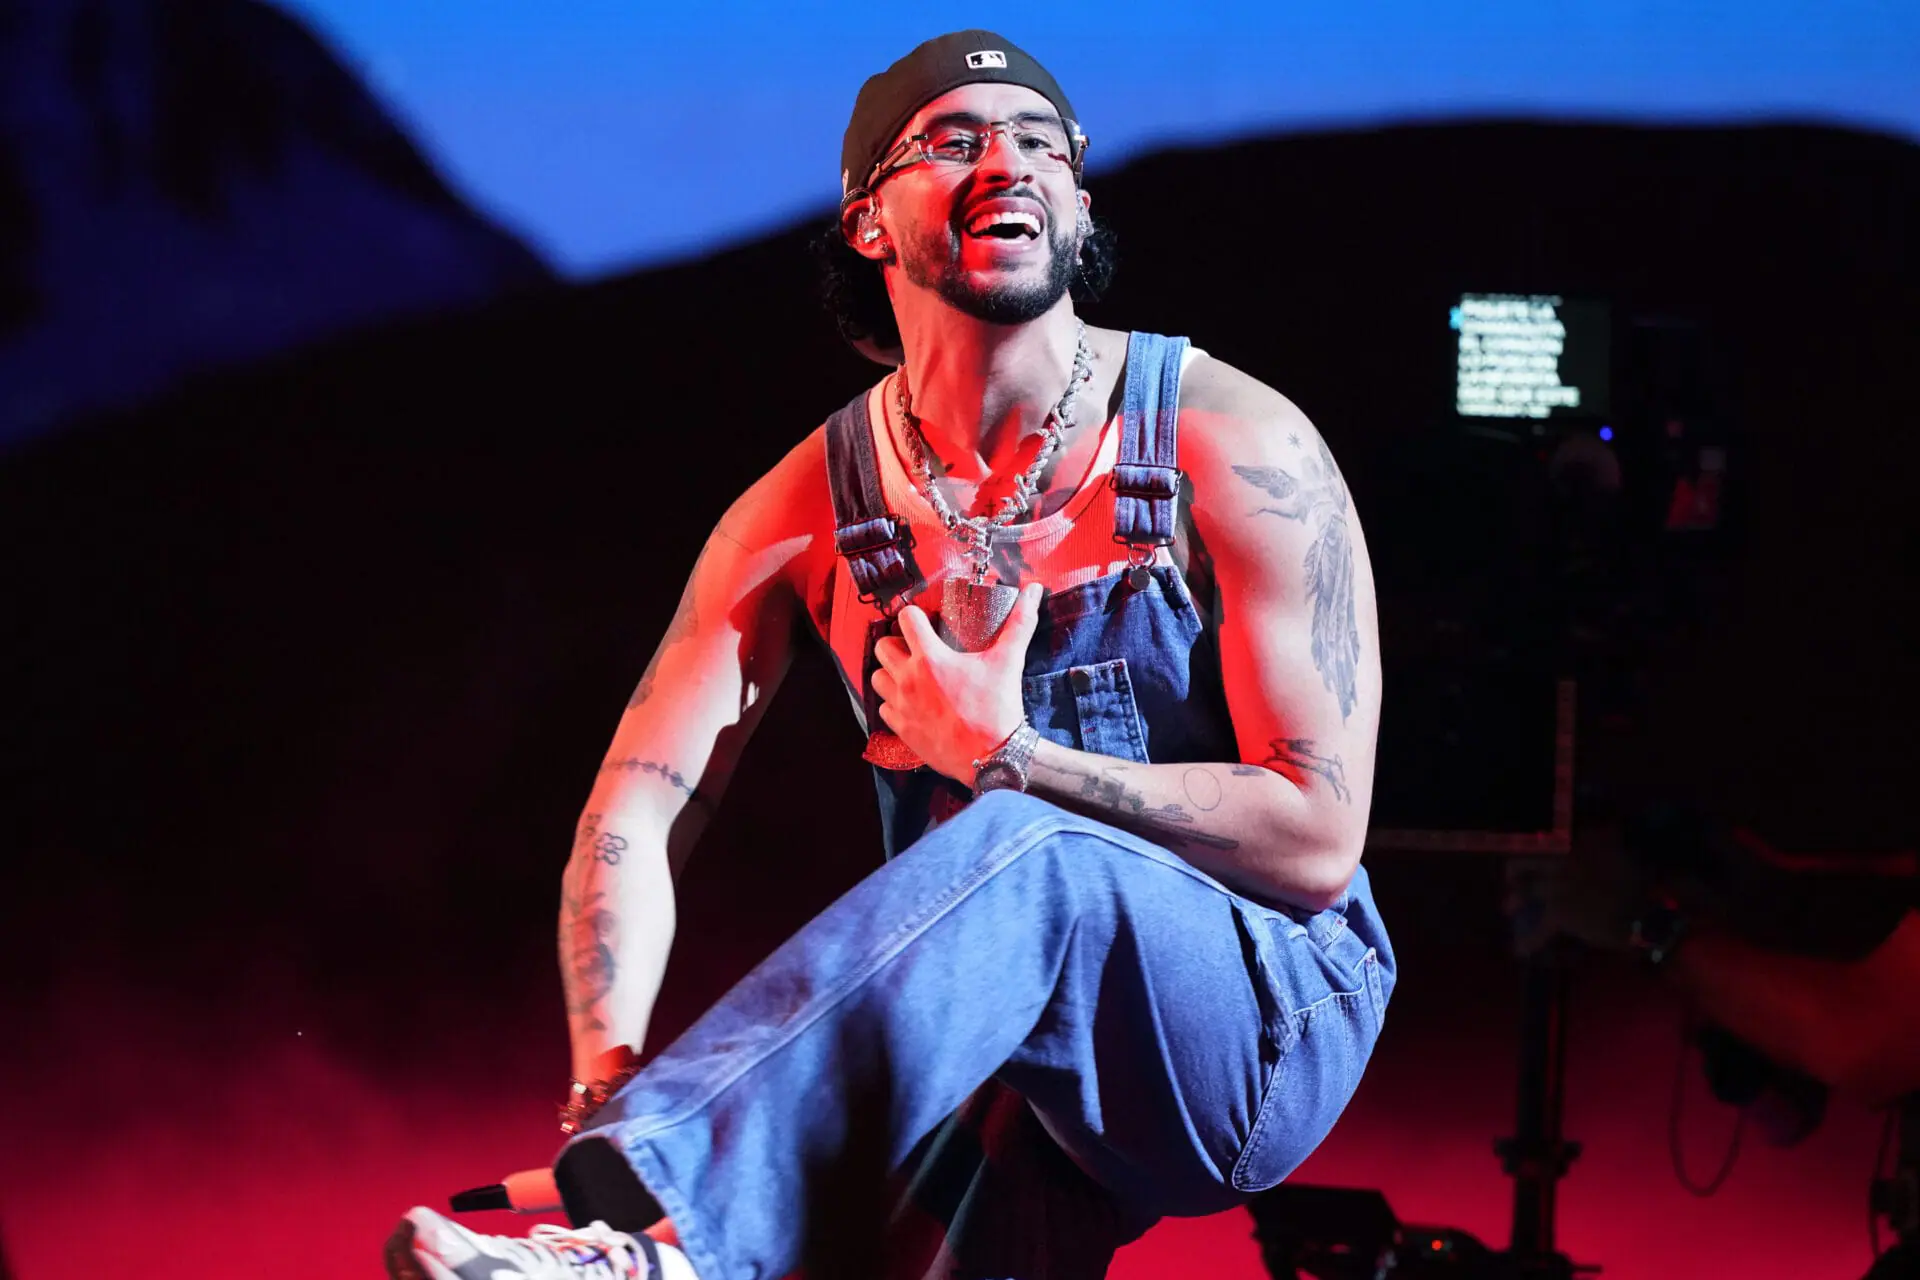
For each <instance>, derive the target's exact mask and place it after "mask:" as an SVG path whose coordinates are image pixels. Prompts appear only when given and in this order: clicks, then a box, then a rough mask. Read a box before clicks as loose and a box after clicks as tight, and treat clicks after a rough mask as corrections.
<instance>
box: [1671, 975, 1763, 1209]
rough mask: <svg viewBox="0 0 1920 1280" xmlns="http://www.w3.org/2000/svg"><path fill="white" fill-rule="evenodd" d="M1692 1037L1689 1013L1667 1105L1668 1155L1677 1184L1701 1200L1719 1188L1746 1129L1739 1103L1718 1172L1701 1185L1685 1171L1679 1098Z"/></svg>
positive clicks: (1682, 1028)
mask: <svg viewBox="0 0 1920 1280" xmlns="http://www.w3.org/2000/svg"><path fill="white" fill-rule="evenodd" d="M1692 1039H1693V1015H1692V1014H1691V1013H1688V1014H1687V1015H1685V1016H1684V1017H1682V1018H1681V1020H1680V1057H1679V1060H1678V1061H1677V1062H1676V1063H1675V1064H1674V1070H1673V1103H1672V1105H1671V1106H1670V1107H1669V1108H1668V1109H1667V1157H1668V1159H1670V1160H1671V1161H1672V1162H1673V1176H1674V1177H1675V1178H1677V1179H1679V1182H1680V1185H1681V1186H1683V1187H1685V1188H1686V1189H1687V1190H1688V1191H1689V1192H1691V1193H1692V1194H1693V1195H1696V1196H1698V1197H1699V1198H1701V1199H1702V1200H1704V1199H1706V1198H1707V1197H1708V1196H1711V1195H1712V1194H1713V1193H1714V1192H1716V1191H1718V1190H1720V1188H1721V1186H1722V1185H1723V1184H1724V1183H1725V1182H1726V1180H1727V1175H1728V1174H1730V1173H1732V1172H1733V1164H1734V1161H1736V1160H1738V1159H1739V1158H1740V1140H1741V1138H1742V1137H1744V1136H1745V1135H1746V1132H1747V1111H1746V1108H1745V1107H1742V1108H1741V1109H1740V1112H1739V1117H1740V1118H1739V1119H1738V1120H1736V1121H1734V1125H1733V1138H1732V1140H1731V1141H1730V1142H1728V1143H1727V1154H1726V1156H1725V1158H1724V1159H1722V1160H1721V1162H1720V1170H1719V1172H1717V1173H1715V1174H1714V1175H1713V1179H1712V1180H1711V1181H1710V1182H1708V1183H1707V1184H1706V1185H1705V1186H1704V1187H1703V1186H1701V1185H1700V1184H1699V1183H1697V1182H1695V1181H1694V1180H1693V1178H1692V1176H1691V1175H1689V1174H1688V1173H1687V1162H1686V1157H1685V1156H1684V1155H1683V1154H1682V1152H1681V1150H1680V1146H1681V1143H1680V1098H1681V1095H1682V1093H1683V1092H1684V1086H1685V1085H1686V1080H1687V1057H1688V1055H1687V1046H1688V1045H1689V1044H1690V1043H1691V1042H1692Z"/></svg>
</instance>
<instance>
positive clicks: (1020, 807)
mask: <svg viewBox="0 0 1920 1280" xmlns="http://www.w3.org/2000/svg"><path fill="white" fill-rule="evenodd" d="M1062 812H1063V810H1061V809H1060V808H1059V807H1058V806H1057V805H1054V804H1052V803H1050V802H1048V801H1046V800H1042V799H1041V798H1040V797H1039V796H1034V795H1028V794H1027V793H1026V792H1024V791H989V792H987V793H986V794H985V795H983V796H980V797H979V798H977V799H976V800H974V802H973V803H972V804H970V805H968V806H967V807H966V810H965V811H964V813H963V814H962V816H963V817H966V816H969V815H970V816H971V818H972V820H973V821H975V822H981V823H992V824H993V825H995V826H1004V827H1020V826H1025V825H1027V824H1028V823H1031V822H1038V821H1040V820H1042V819H1044V818H1058V817H1059V815H1060V814H1061V813H1062Z"/></svg>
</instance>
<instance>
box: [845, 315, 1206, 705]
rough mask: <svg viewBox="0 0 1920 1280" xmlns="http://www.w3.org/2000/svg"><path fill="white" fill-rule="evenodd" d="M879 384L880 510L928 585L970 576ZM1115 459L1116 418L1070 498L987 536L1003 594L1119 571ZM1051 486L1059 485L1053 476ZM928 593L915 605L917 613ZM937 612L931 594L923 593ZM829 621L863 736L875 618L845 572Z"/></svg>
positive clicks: (1059, 586)
mask: <svg viewBox="0 0 1920 1280" xmlns="http://www.w3.org/2000/svg"><path fill="white" fill-rule="evenodd" d="M1204 354H1206V353H1205V352H1203V351H1201V350H1200V349H1199V348H1197V347H1193V346H1189V347H1188V348H1187V349H1186V351H1185V353H1184V354H1183V355H1182V357H1181V361H1180V372H1181V373H1182V374H1184V373H1186V371H1187V368H1188V367H1189V366H1190V365H1191V364H1192V363H1193V361H1194V360H1195V359H1196V358H1197V357H1199V356H1202V355H1204ZM886 385H887V384H886V382H885V380H882V381H881V382H880V383H879V384H878V385H876V386H874V387H873V388H872V389H870V390H869V391H868V392H867V420H868V422H869V423H870V424H871V430H872V432H873V445H874V456H875V458H876V460H877V462H878V464H879V468H880V491H881V493H882V495H883V496H884V497H885V498H886V503H887V509H888V510H889V511H891V512H892V513H893V514H894V515H895V516H897V517H899V518H901V519H903V520H905V521H906V522H907V524H908V526H909V527H910V528H911V529H912V530H913V560H914V563H915V564H916V565H917V566H918V567H919V569H920V572H921V574H922V575H923V576H924V577H925V578H926V580H927V582H928V583H929V584H938V583H940V582H943V581H945V580H946V579H947V578H951V577H956V576H962V575H965V574H968V573H970V572H971V564H970V562H969V561H968V559H967V556H966V553H965V551H964V550H963V549H962V548H961V546H960V544H959V543H958V542H956V541H955V540H954V539H953V538H952V537H950V536H949V535H948V534H947V531H946V529H945V527H944V526H942V525H941V523H940V517H939V516H938V515H936V514H935V513H934V510H933V506H932V504H930V503H929V502H928V501H927V500H926V498H925V496H924V495H922V494H921V492H920V490H919V488H918V486H916V485H915V484H914V483H913V480H912V479H911V477H910V474H909V472H908V470H907V460H906V459H905V458H904V457H902V456H901V454H900V450H899V446H898V444H897V442H896V441H895V439H894V433H893V432H892V431H889V430H888V429H887V415H886V413H885V406H884V405H883V404H882V403H881V400H880V393H881V391H882V389H883V388H884V387H885V386H886ZM1119 456H1120V415H1119V414H1118V413H1116V414H1114V415H1113V416H1112V417H1111V418H1108V419H1107V420H1106V422H1105V423H1103V424H1102V425H1101V427H1100V444H1099V447H1098V448H1096V449H1095V450H1094V453H1093V461H1092V462H1091V463H1090V464H1089V465H1088V467H1087V471H1086V474H1085V475H1083V476H1081V477H1080V480H1079V483H1078V484H1076V485H1075V486H1074V489H1073V496H1072V497H1070V498H1068V499H1067V501H1066V503H1065V504H1064V505H1062V506H1061V507H1060V508H1059V509H1058V510H1057V511H1054V512H1052V513H1051V514H1049V515H1046V516H1042V517H1041V518H1040V519H1038V520H1034V521H1030V522H1028V523H1025V524H1013V525H1008V526H1006V527H1005V528H1003V529H1001V530H999V531H998V532H997V533H996V534H995V536H994V546H995V547H996V548H1008V549H1009V550H1010V556H1008V555H996V556H995V562H996V564H1001V565H1004V564H1005V563H1006V561H1007V559H1009V558H1011V559H1012V560H1013V562H1014V563H1016V564H1017V565H1018V566H1019V576H1018V578H1017V580H1011V579H1008V578H1007V577H1005V576H1004V574H1003V577H1002V580H1003V581H1006V582H1007V585H1009V586H1019V585H1021V584H1023V583H1027V582H1042V583H1045V584H1046V586H1047V589H1048V590H1049V591H1063V590H1065V589H1067V588H1069V587H1076V586H1079V585H1080V584H1081V583H1083V582H1092V581H1093V580H1094V579H1095V578H1103V577H1105V576H1106V575H1108V574H1110V573H1118V572H1120V571H1121V570H1122V569H1124V568H1126V567H1127V548H1126V546H1125V545H1124V544H1123V543H1118V542H1115V541H1114V540H1113V504H1114V502H1115V494H1114V492H1113V489H1112V488H1111V487H1110V486H1109V485H1108V484H1107V477H1108V476H1109V475H1110V474H1112V472H1113V464H1114V460H1115V459H1116V458H1118V457H1119ZM1055 479H1056V481H1059V480H1061V479H1062V477H1059V476H1056V477H1055ZM1154 560H1155V563H1157V564H1167V563H1169V558H1168V554H1167V549H1166V548H1165V547H1161V548H1159V549H1158V550H1157V551H1156V552H1155V554H1154ZM928 594H929V593H928V592H924V591H923V592H922V593H921V595H920V597H918V599H919V600H920V603H921V605H922V607H925V606H926V605H927V604H928V603H929V601H928V599H927V596H928ZM931 595H932V601H931V603H933V605H934V607H935V608H936V609H937V608H938V601H939V598H940V597H939V592H938V591H937V590H935V591H932V592H931ZM832 610H833V611H832V614H831V615H830V617H829V620H828V627H827V634H828V645H829V647H830V648H831V649H832V651H833V659H834V665H836V666H837V667H839V668H840V677H841V679H842V680H844V681H845V682H846V686H847V692H848V694H849V695H850V696H851V697H852V699H853V705H854V714H855V715H856V716H859V717H860V718H861V726H860V728H861V731H862V732H866V731H867V725H866V723H865V716H864V714H863V712H862V709H861V705H860V698H861V680H862V677H863V675H864V670H863V664H864V663H865V662H866V656H867V635H868V633H869V631H870V630H871V629H872V626H873V624H874V623H875V622H876V621H878V620H879V619H880V618H881V617H882V614H881V613H880V610H879V609H878V608H876V607H875V606H873V605H871V604H862V603H861V601H860V593H859V589H858V588H857V587H856V586H855V585H854V581H853V575H852V574H850V573H848V572H847V571H846V566H845V565H841V566H838V572H836V573H835V574H834V581H833V604H832Z"/></svg>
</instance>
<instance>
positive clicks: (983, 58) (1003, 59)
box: [967, 49, 1007, 71]
mask: <svg viewBox="0 0 1920 1280" xmlns="http://www.w3.org/2000/svg"><path fill="white" fill-rule="evenodd" d="M1006 65H1007V55H1006V54H1004V53H1002V52H1000V51H999V50H998V49H982V50H980V52H978V53H970V54H968V55H967V69H968V70H970V71H979V70H981V69H983V68H985V67H1004V66H1006Z"/></svg>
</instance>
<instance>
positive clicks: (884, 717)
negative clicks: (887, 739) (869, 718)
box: [880, 702, 900, 733]
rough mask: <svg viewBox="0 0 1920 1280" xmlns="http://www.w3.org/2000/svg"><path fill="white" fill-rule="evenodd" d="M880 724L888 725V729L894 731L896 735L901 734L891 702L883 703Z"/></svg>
mask: <svg viewBox="0 0 1920 1280" xmlns="http://www.w3.org/2000/svg"><path fill="white" fill-rule="evenodd" d="M880 723H881V724H884V725H886V726H887V728H889V729H891V730H893V731H894V732H895V733H899V732H900V726H899V725H898V724H897V723H895V721H894V715H893V704H892V703H891V702H883V703H881V704H880Z"/></svg>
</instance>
